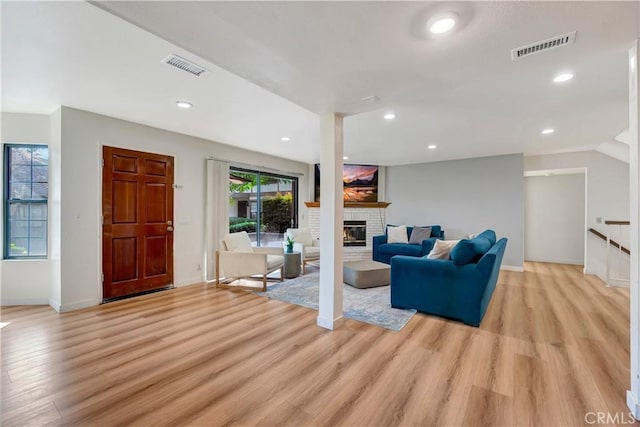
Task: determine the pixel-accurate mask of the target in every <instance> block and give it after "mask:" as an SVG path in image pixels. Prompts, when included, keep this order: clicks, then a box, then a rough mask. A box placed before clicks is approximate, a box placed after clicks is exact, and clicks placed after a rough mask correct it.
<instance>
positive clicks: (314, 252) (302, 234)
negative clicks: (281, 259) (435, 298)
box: [286, 228, 320, 274]
mask: <svg viewBox="0 0 640 427" xmlns="http://www.w3.org/2000/svg"><path fill="white" fill-rule="evenodd" d="M286 236H288V237H291V238H292V239H293V245H294V247H295V248H296V249H297V250H299V251H300V253H301V254H302V274H306V273H307V263H318V262H319V261H320V240H318V239H314V238H313V237H311V231H309V229H308V228H288V229H287V233H286Z"/></svg>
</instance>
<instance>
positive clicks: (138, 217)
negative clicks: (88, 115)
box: [78, 147, 173, 300]
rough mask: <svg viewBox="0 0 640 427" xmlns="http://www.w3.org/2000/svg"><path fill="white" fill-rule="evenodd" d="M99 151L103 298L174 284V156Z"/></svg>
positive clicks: (104, 148) (129, 151) (112, 149)
mask: <svg viewBox="0 0 640 427" xmlns="http://www.w3.org/2000/svg"><path fill="white" fill-rule="evenodd" d="M102 154H103V160H104V166H103V173H102V215H103V225H102V272H103V283H102V298H103V300H109V299H112V298H117V297H122V296H127V295H134V294H139V293H141V292H145V291H150V290H153V289H160V288H164V287H167V286H169V285H173V157H170V156H162V155H159V154H151V153H143V152H140V151H131V150H125V149H121V148H113V147H103V152H102ZM78 196H79V197H81V195H78Z"/></svg>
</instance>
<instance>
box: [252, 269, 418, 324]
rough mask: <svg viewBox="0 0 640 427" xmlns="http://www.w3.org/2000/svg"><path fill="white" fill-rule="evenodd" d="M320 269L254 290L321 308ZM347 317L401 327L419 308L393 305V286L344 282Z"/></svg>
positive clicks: (283, 299) (292, 302) (310, 306)
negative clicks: (262, 289)
mask: <svg viewBox="0 0 640 427" xmlns="http://www.w3.org/2000/svg"><path fill="white" fill-rule="evenodd" d="M319 283H320V273H319V272H317V271H314V272H312V273H308V274H305V275H304V276H300V277H296V278H295V279H291V280H287V281H284V282H282V283H278V284H277V285H273V286H269V288H268V289H267V292H255V293H256V294H258V295H264V296H267V297H268V298H271V299H275V300H278V301H284V302H288V303H291V304H296V305H301V306H303V307H308V308H313V309H314V310H317V309H318V287H319ZM343 286H344V288H343V289H344V291H343V311H344V317H348V318H349V319H354V320H358V321H360V322H364V323H369V324H371V325H376V326H381V327H383V328H387V329H391V330H392V331H399V330H401V329H402V328H403V327H404V325H406V324H407V322H409V320H411V318H412V317H413V315H414V314H415V313H416V310H401V309H398V308H391V303H390V301H391V295H390V291H391V287H390V286H380V287H377V288H369V289H356V288H354V287H352V286H349V285H343Z"/></svg>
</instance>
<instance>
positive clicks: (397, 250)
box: [373, 225, 444, 264]
mask: <svg viewBox="0 0 640 427" xmlns="http://www.w3.org/2000/svg"><path fill="white" fill-rule="evenodd" d="M388 227H389V226H388ZM390 227H393V226H390ZM425 227H431V237H430V238H428V239H426V240H423V241H422V244H420V245H416V244H409V243H387V231H386V228H385V234H382V235H380V236H373V260H374V261H378V262H383V263H385V264H391V257H393V256H394V255H405V256H412V257H421V256H424V255H427V254H428V253H429V252H431V249H433V245H434V244H435V242H436V239H444V230H443V229H442V227H440V226H439V225H427V226H425ZM411 231H413V227H407V239H409V238H410V237H411Z"/></svg>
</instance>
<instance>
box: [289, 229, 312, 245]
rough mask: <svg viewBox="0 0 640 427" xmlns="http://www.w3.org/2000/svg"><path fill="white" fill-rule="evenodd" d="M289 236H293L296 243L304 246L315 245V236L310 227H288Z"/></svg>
mask: <svg viewBox="0 0 640 427" xmlns="http://www.w3.org/2000/svg"><path fill="white" fill-rule="evenodd" d="M287 236H288V237H291V238H292V239H293V241H294V242H295V243H300V244H301V245H304V246H313V237H311V231H309V229H308V228H288V229H287Z"/></svg>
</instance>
